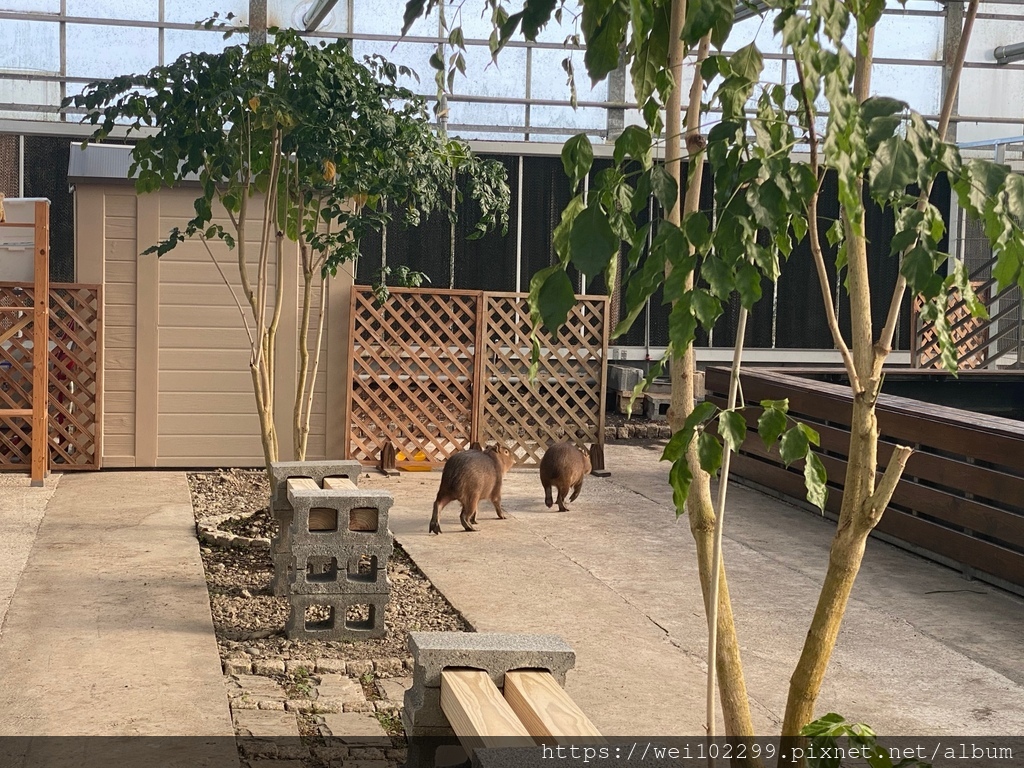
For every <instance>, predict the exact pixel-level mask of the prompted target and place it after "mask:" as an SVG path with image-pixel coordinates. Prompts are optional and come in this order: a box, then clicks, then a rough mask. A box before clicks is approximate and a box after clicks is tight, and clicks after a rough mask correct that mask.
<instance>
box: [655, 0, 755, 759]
mask: <svg viewBox="0 0 1024 768" xmlns="http://www.w3.org/2000/svg"><path fill="white" fill-rule="evenodd" d="M685 14H686V3H685V0H675V2H673V4H672V12H671V22H670V27H669V40H670V47H669V66H670V69H671V71H672V74H673V77H674V78H675V82H676V84H677V85H676V87H675V88H674V89H673V91H672V94H671V95H670V97H669V100H668V104H667V105H666V109H665V164H666V166H667V169H668V172H669V174H670V175H671V176H672V177H673V178H674V179H675V180H676V181H677V182H678V184H679V189H680V191H682V189H683V186H684V184H683V182H684V179H683V175H682V143H683V142H682V135H683V125H682V109H683V105H682V95H683V91H682V87H681V86H682V71H683V45H682V42H681V40H680V35H681V33H682V25H683V19H684V17H685ZM707 50H708V41H707V39H705V40H703V41H701V49H700V51H699V52H698V59H700V58H703V57H704V56H706V55H707ZM702 86H703V82H702V81H701V79H700V70H699V66H698V67H697V69H696V71H695V72H694V82H693V83H692V87H691V91H690V99H689V105H688V109H687V130H686V137H687V142H686V144H687V149H688V151H689V155H690V164H691V167H693V168H694V172H693V174H692V175H691V179H690V183H689V185H688V186H687V187H686V198H685V202H684V203H683V210H682V211H681V210H680V201H679V200H677V201H676V204H675V205H674V206H673V207H672V209H671V210H669V211H666V216H665V218H666V220H668V221H669V222H671V223H673V224H676V225H677V226H678V225H679V223H680V221H681V217H682V215H684V214H686V213H690V212H692V211H696V210H698V208H699V205H700V187H701V179H702V173H703V159H704V156H703V146H704V140H703V138H702V137H701V136H700V131H699V119H700V96H701V92H702ZM694 164H696V165H694ZM692 285H693V280H692V276H691V278H690V280H689V281H688V287H691V288H692ZM677 355H678V356H676V357H674V358H673V359H672V361H671V367H670V370H669V375H670V377H671V381H672V407H671V409H670V419H671V425H672V429H673V431H676V430H679V429H680V428H682V425H683V422H684V421H685V420H686V417H687V416H688V415H689V414H690V413H691V412H692V411H693V400H694V378H695V375H694V374H695V372H696V355H695V353H694V350H693V346H692V345H691V346H690V347H688V348H687V349H686V350H684V351H682V353H681V354H679V351H677ZM687 461H688V463H689V465H690V471H691V474H692V475H693V482H692V483H691V485H690V493H689V496H688V498H687V503H686V508H687V512H688V513H689V516H690V530H691V532H692V534H693V537H694V541H695V543H696V550H697V570H698V576H699V580H700V588H701V593H702V595H703V599H704V608H705V614H706V615H710V610H709V607H710V603H709V602H708V601H709V599H710V591H711V578H710V574H711V568H712V563H713V560H714V530H715V511H714V506H713V503H712V499H711V483H710V478H709V477H708V475H707V473H706V472H704V471H703V470H702V469H701V468H700V463H699V461H698V460H697V456H696V449H695V447H694V448H691V451H690V452H689V453H688V454H687ZM717 647H718V661H717V674H718V681H719V695H720V697H721V703H722V713H723V717H724V719H725V728H726V733H727V734H728V735H730V736H741V737H750V736H753V735H754V726H753V723H752V721H751V719H750V702H749V698H748V696H747V690H746V683H745V681H744V678H743V665H742V662H741V660H740V652H739V642H738V640H737V638H736V625H735V622H734V620H733V613H732V603H731V601H730V598H729V585H728V581H727V580H726V577H725V564H724V563H723V564H722V567H721V569H720V582H719V605H718V643H717ZM755 762H756V761H753V760H752V759H751V760H750V761H749V763H748V764H754V763H755ZM744 763H747V761H738V764H744Z"/></svg>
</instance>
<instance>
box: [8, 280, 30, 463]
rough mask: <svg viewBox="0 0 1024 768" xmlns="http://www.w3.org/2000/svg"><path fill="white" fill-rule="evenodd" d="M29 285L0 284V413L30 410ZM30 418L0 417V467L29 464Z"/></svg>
mask: <svg viewBox="0 0 1024 768" xmlns="http://www.w3.org/2000/svg"><path fill="white" fill-rule="evenodd" d="M32 296H33V290H32V286H25V287H23V286H13V285H0V307H23V308H24V309H23V310H18V311H9V310H0V410H7V409H11V410H25V409H31V408H32V326H33V322H32ZM31 435H32V419H31V418H30V417H28V418H25V417H0V467H6V466H8V465H20V466H21V467H22V468H25V469H27V468H28V467H29V465H30V464H31V462H32V438H31Z"/></svg>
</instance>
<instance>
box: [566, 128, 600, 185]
mask: <svg viewBox="0 0 1024 768" xmlns="http://www.w3.org/2000/svg"><path fill="white" fill-rule="evenodd" d="M593 164H594V147H593V146H592V145H591V143H590V139H589V138H587V135H586V134H585V133H580V134H578V135H576V136H573V137H572V138H571V139H569V140H568V141H567V142H565V144H564V145H563V146H562V167H563V168H564V169H565V175H566V176H568V177H569V179H570V180H571V181H572V189H573V191H575V190H576V187H578V186H579V184H580V182H581V181H583V179H584V177H586V175H587V174H588V173H590V167H591V166H592V165H593Z"/></svg>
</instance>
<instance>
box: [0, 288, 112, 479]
mask: <svg viewBox="0 0 1024 768" xmlns="http://www.w3.org/2000/svg"><path fill="white" fill-rule="evenodd" d="M101 295H102V294H101V288H100V286H97V285H81V284H77V283H55V284H52V285H51V287H50V342H49V372H48V376H49V431H50V434H49V440H48V443H49V463H50V467H51V469H55V470H67V469H97V468H98V467H99V446H98V437H99V436H98V424H99V401H98V393H99V386H98V379H97V374H98V372H99V370H100V369H101V367H100V353H101V349H102V341H101V329H102V318H101V316H100V313H101V306H102V301H101ZM33 296H34V287H33V286H32V285H31V284H28V283H17V284H12V283H8V284H3V285H0V306H18V307H25V308H26V309H25V311H24V312H21V311H18V312H2V313H0V409H7V408H10V409H20V408H30V407H31V402H32V347H33V344H32V325H33V322H32V311H31V310H32V301H33ZM31 453H32V425H31V422H29V421H28V420H26V419H17V418H3V419H0V468H2V469H27V468H28V466H29V463H30V461H31Z"/></svg>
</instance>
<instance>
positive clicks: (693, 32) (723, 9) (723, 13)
mask: <svg viewBox="0 0 1024 768" xmlns="http://www.w3.org/2000/svg"><path fill="white" fill-rule="evenodd" d="M735 18H736V6H735V4H734V3H733V2H732V0H703V1H702V2H699V3H689V4H688V5H687V8H686V21H685V23H684V24H683V41H684V42H686V43H687V45H690V46H693V47H695V46H696V44H697V41H699V40H700V39H701V38H702V37H704V35H705V34H707V33H708V32H711V44H712V45H714V46H715V48H717V49H718V50H722V46H723V45H725V41H726V39H727V38H728V37H729V32H730V31H732V25H733V22H734V21H735Z"/></svg>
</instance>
